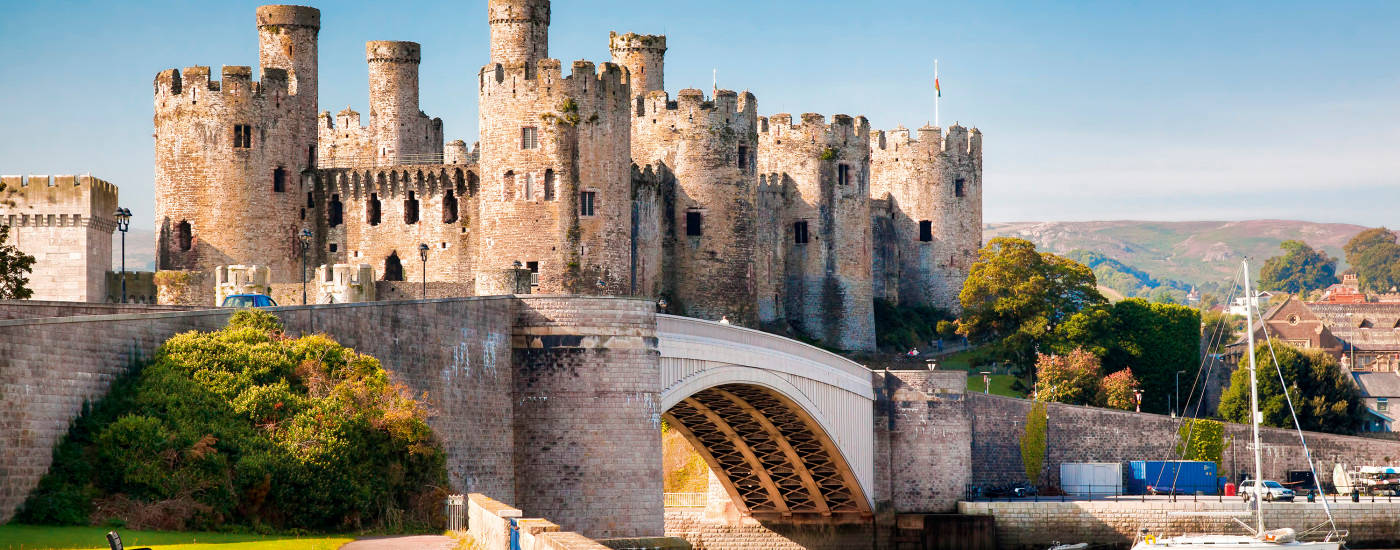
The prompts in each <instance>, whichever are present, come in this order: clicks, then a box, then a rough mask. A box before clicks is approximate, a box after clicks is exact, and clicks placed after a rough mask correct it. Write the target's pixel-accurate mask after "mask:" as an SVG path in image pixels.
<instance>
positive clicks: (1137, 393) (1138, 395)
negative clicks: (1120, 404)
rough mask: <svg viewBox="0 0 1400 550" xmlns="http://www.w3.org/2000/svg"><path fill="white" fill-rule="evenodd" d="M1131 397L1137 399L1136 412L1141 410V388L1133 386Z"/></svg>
mask: <svg viewBox="0 0 1400 550" xmlns="http://www.w3.org/2000/svg"><path fill="white" fill-rule="evenodd" d="M1133 397H1134V398H1136V400H1137V412H1142V390H1140V389H1136V388H1134V389H1133Z"/></svg>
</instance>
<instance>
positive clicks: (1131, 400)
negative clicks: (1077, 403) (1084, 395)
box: [1098, 368, 1138, 411]
mask: <svg viewBox="0 0 1400 550" xmlns="http://www.w3.org/2000/svg"><path fill="white" fill-rule="evenodd" d="M1137 388H1138V380H1137V378H1136V377H1134V376H1133V370H1132V369H1128V368H1125V369H1123V370H1120V371H1118V372H1115V373H1113V374H1110V375H1108V376H1105V377H1103V381H1101V382H1100V384H1099V399H1098V401H1099V405H1101V406H1104V407H1108V408H1110V409H1121V410H1125V411H1131V410H1133V409H1134V408H1135V407H1134V406H1135V405H1136V404H1137V400H1136V398H1135V397H1134V396H1133V390H1135V389H1137Z"/></svg>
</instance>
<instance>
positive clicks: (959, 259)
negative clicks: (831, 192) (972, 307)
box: [870, 125, 982, 312]
mask: <svg viewBox="0 0 1400 550" xmlns="http://www.w3.org/2000/svg"><path fill="white" fill-rule="evenodd" d="M870 151H871V154H870V169H871V177H870V193H871V197H872V198H874V199H875V200H876V203H877V204H881V205H882V206H883V208H884V211H883V212H877V213H872V216H873V217H872V231H873V234H874V238H875V241H876V242H875V249H876V250H877V251H879V250H886V251H889V252H890V253H888V254H885V255H884V257H883V258H882V259H883V260H884V261H880V262H877V264H879V265H877V266H876V267H875V268H874V270H875V273H874V278H875V280H876V281H877V282H878V283H879V284H877V286H879V285H880V284H883V285H886V288H882V289H880V290H881V292H878V294H880V295H882V296H885V297H890V298H896V299H897V300H898V302H900V303H904V304H913V305H920V306H928V307H936V308H939V309H943V310H945V311H950V312H957V311H959V310H960V309H961V304H960V303H959V301H958V294H959V292H961V291H962V286H963V282H964V281H965V280H966V279H967V274H968V271H969V270H970V269H971V267H972V262H973V261H974V260H976V259H977V249H978V248H980V247H981V246H982V133H981V132H980V131H978V130H977V129H975V128H974V129H972V130H970V131H969V130H968V129H967V128H964V127H962V126H959V125H954V126H952V127H951V128H948V129H947V131H946V133H945V132H944V130H943V129H941V128H937V127H932V126H925V127H923V128H919V129H918V132H917V137H916V138H914V137H911V136H910V133H909V130H906V129H903V128H899V129H895V130H893V131H890V132H888V133H887V132H883V131H880V132H874V133H873V134H872V135H871V142H870Z"/></svg>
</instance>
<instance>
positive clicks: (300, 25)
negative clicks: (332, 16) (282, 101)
mask: <svg viewBox="0 0 1400 550" xmlns="http://www.w3.org/2000/svg"><path fill="white" fill-rule="evenodd" d="M257 22H258V63H259V65H261V67H262V68H263V69H282V70H285V71H287V94H288V95H289V96H292V99H291V101H293V102H294V103H296V105H297V108H296V109H295V111H294V112H295V113H296V114H295V118H296V121H297V124H306V126H305V128H303V129H301V130H299V133H303V134H304V137H308V138H309V139H310V140H311V141H308V142H307V143H306V145H303V146H302V147H301V150H302V151H306V150H307V147H308V146H315V145H316V133H315V132H314V131H312V132H310V133H306V129H309V128H311V127H312V125H314V124H315V120H316V109H317V95H316V94H317V92H316V83H317V81H318V80H317V79H318V76H317V67H318V65H317V63H318V61H317V35H318V34H320V32H321V10H318V9H316V8H312V7H307V6H259V7H258V11H257Z"/></svg>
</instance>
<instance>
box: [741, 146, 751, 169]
mask: <svg viewBox="0 0 1400 550" xmlns="http://www.w3.org/2000/svg"><path fill="white" fill-rule="evenodd" d="M748 170H749V148H748V146H746V145H740V146H739V171H740V172H747V171H748Z"/></svg>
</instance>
